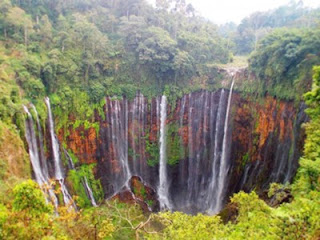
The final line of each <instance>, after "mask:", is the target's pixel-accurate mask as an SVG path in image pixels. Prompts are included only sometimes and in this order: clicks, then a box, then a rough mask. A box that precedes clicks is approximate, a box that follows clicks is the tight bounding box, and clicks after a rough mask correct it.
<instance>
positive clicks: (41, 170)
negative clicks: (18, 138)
mask: <svg viewBox="0 0 320 240" xmlns="http://www.w3.org/2000/svg"><path fill="white" fill-rule="evenodd" d="M32 108H33V110H34V112H35V114H36V119H37V127H38V133H39V146H38V144H37V138H36V134H35V131H34V122H33V119H32V115H31V113H30V112H29V109H28V108H27V107H26V106H23V109H24V111H25V112H26V113H27V115H28V119H27V120H26V139H27V143H28V147H29V156H30V161H31V165H32V169H33V172H34V175H35V179H36V182H37V183H38V184H39V186H40V188H41V190H42V191H43V193H44V194H45V195H47V198H46V199H47V201H51V202H52V203H53V205H54V207H55V209H57V207H58V199H57V197H56V195H55V194H54V191H53V189H52V188H51V186H50V184H49V182H50V180H49V178H48V169H47V164H46V159H45V157H44V153H43V138H42V134H41V126H40V121H39V117H38V112H37V110H36V108H35V107H34V106H33V105H32ZM39 153H40V155H39ZM41 160H42V161H43V163H42V166H41Z"/></svg>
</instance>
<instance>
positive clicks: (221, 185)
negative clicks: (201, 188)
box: [212, 79, 234, 213]
mask: <svg viewBox="0 0 320 240" xmlns="http://www.w3.org/2000/svg"><path fill="white" fill-rule="evenodd" d="M233 85H234V79H232V84H231V88H230V92H229V97H228V106H227V112H226V118H225V123H224V135H223V145H222V156H221V160H220V170H219V178H218V188H217V195H216V196H217V201H216V204H215V206H214V207H213V209H212V212H213V213H218V212H219V211H220V210H221V208H222V203H223V196H222V195H223V192H224V190H225V183H226V178H227V173H228V164H227V161H228V159H227V135H228V126H229V115H230V106H231V98H232V90H233Z"/></svg>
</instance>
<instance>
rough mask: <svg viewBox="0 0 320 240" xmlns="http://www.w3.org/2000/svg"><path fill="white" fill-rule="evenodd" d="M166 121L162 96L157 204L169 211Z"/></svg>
mask: <svg viewBox="0 0 320 240" xmlns="http://www.w3.org/2000/svg"><path fill="white" fill-rule="evenodd" d="M166 120H167V98H166V96H162V98H161V104H160V169H159V188H158V195H159V202H160V208H161V209H169V210H170V209H171V204H170V201H169V197H168V195H169V191H168V179H167V157H166V129H165V128H166Z"/></svg>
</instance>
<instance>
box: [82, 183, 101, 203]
mask: <svg viewBox="0 0 320 240" xmlns="http://www.w3.org/2000/svg"><path fill="white" fill-rule="evenodd" d="M84 187H85V189H86V193H87V195H88V197H89V199H90V201H91V204H92V206H94V207H97V206H98V205H97V203H96V200H95V199H94V196H93V193H92V190H91V188H90V186H89V183H88V179H87V178H86V177H84Z"/></svg>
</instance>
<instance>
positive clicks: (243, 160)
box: [242, 152, 250, 167]
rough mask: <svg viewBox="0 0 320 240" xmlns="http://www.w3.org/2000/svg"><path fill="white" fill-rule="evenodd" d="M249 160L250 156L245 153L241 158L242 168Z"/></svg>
mask: <svg viewBox="0 0 320 240" xmlns="http://www.w3.org/2000/svg"><path fill="white" fill-rule="evenodd" d="M249 159H250V154H249V153H248V152H247V153H246V154H245V155H243V157H242V166H243V167H244V166H245V165H246V164H247V162H248V161H249Z"/></svg>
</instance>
